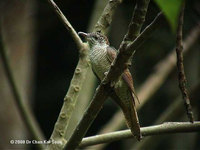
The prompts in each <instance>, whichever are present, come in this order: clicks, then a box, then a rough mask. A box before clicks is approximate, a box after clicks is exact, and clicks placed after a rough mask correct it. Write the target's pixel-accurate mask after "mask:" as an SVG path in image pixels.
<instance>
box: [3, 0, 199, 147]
mask: <svg viewBox="0 0 200 150" xmlns="http://www.w3.org/2000/svg"><path fill="white" fill-rule="evenodd" d="M55 2H56V3H57V4H58V6H59V7H60V9H61V10H62V11H63V13H64V14H65V15H66V17H67V18H68V20H69V21H70V23H71V24H72V26H73V27H74V28H75V30H76V31H87V28H88V23H89V20H90V17H91V13H92V12H93V7H94V2H95V1H94V0H67V1H60V0H57V1H55ZM2 4H3V5H2V7H4V8H5V7H7V3H6V2H4V3H2ZM199 6H200V2H199V1H198V0H190V1H187V2H186V8H185V21H184V37H186V36H187V34H188V33H189V32H190V31H191V29H192V28H193V27H195V26H196V25H197V23H198V22H199V20H200V11H199V9H198V8H199ZM12 7H14V6H12ZM133 9H134V6H133V2H132V1H131V0H124V2H123V3H122V4H121V5H120V7H119V8H118V9H117V12H116V14H115V16H114V18H113V22H112V24H111V27H110V31H109V34H108V37H109V40H110V43H111V45H112V46H114V47H115V48H118V47H119V44H120V42H121V40H122V38H123V36H124V34H125V33H126V31H127V27H128V23H129V21H130V18H131V16H132V11H133ZM10 10H12V9H10ZM33 10H34V11H33V12H32V13H31V15H32V16H33V17H34V19H35V21H34V26H35V29H34V31H35V32H34V33H35V39H34V40H35V45H34V52H33V53H34V55H35V56H34V65H33V66H34V67H33V68H32V69H33V70H34V71H33V81H31V82H32V88H31V91H32V96H31V99H32V102H31V103H32V106H33V110H34V114H35V115H36V118H37V120H38V122H39V125H40V127H41V129H42V131H43V132H44V134H45V136H46V138H47V139H48V138H49V137H50V135H51V133H52V130H53V127H54V124H55V122H56V120H57V117H58V114H59V112H60V109H61V106H62V104H63V98H64V96H65V94H66V92H67V90H68V87H69V84H70V81H71V79H72V76H73V73H74V69H75V67H76V64H77V62H78V50H77V48H76V45H75V43H74V41H73V40H72V38H71V36H70V35H69V33H68V31H67V30H66V29H65V27H64V25H63V24H62V22H61V21H60V20H59V19H58V17H57V15H56V14H55V12H54V11H53V9H51V7H50V5H49V4H48V3H47V1H39V0H37V1H36V2H34V8H33ZM158 12H159V8H158V7H157V5H156V4H155V3H154V2H153V1H151V3H150V5H149V9H148V13H147V17H146V21H145V24H144V26H143V28H144V27H145V26H147V25H148V24H149V23H150V22H151V21H152V20H153V19H154V17H155V16H156V14H157V13H158ZM199 44H200V42H199V40H198V41H197V42H195V44H194V45H193V46H192V50H191V51H190V52H189V53H188V54H187V56H186V57H185V60H184V62H185V72H186V76H187V80H188V88H189V89H190V88H192V87H193V86H194V85H195V84H196V83H197V82H198V81H199V77H200V69H199V68H200V59H199V58H200V50H199V46H200V45H199ZM174 46H175V34H173V33H172V31H171V29H170V27H169V25H168V23H167V21H165V22H163V24H162V25H161V27H160V28H158V29H157V30H156V31H155V32H154V33H153V34H152V35H151V36H150V38H149V39H148V40H146V42H145V43H144V44H143V45H142V46H141V47H140V48H139V49H138V50H137V52H136V53H135V55H134V58H133V62H132V65H133V66H132V68H131V72H132V73H133V76H134V82H135V87H136V91H137V89H139V87H140V86H141V84H142V83H143V82H144V81H145V79H146V78H147V77H148V75H149V74H151V73H152V72H153V71H154V70H155V65H156V63H157V62H159V61H160V60H162V59H163V58H164V57H165V56H167V54H169V53H170V52H171V50H172V49H173V47H174ZM97 85H98V83H97ZM179 95H180V91H179V88H178V80H177V71H176V70H174V71H173V72H172V73H170V75H169V76H168V78H167V80H166V82H164V84H163V85H162V86H161V87H160V88H159V90H158V91H157V92H156V94H155V95H154V96H153V97H152V98H151V99H150V100H149V101H148V102H147V103H146V104H145V106H144V107H143V108H142V110H140V111H139V118H140V123H141V126H149V125H152V124H153V122H154V121H155V120H156V118H158V116H159V114H160V113H161V112H163V111H164V110H165V109H166V108H167V106H168V105H169V104H170V103H172V102H173V101H174V100H175V99H176V97H178V96H179ZM196 100H199V98H197V99H196ZM183 107H184V106H183ZM198 107H199V106H198ZM118 109H119V108H118V107H117V106H116V105H115V104H114V103H113V102H111V101H110V100H108V101H106V103H105V104H104V107H103V109H102V110H101V112H100V113H99V115H98V116H97V118H96V120H95V121H94V123H93V124H92V126H91V128H90V129H89V131H88V133H87V136H88V135H94V134H96V133H97V132H98V130H99V129H101V127H102V126H103V125H104V124H105V123H106V122H107V121H108V120H109V119H110V118H111V117H112V116H113V114H114V113H115V112H116V111H117V110H118ZM197 110H198V111H197ZM195 113H196V114H195V118H196V119H197V118H198V117H199V109H196V107H195ZM197 114H198V117H197ZM186 120H187V118H186V114H183V115H182V116H181V117H180V118H177V119H175V120H173V121H186ZM169 121H170V120H169ZM159 137H160V138H162V139H163V140H161V141H160V142H159V143H157V145H156V146H154V144H152V145H149V147H148V148H147V149H162V150H165V149H166V150H169V149H186V150H187V149H188V150H189V149H193V148H194V149H199V148H200V145H199V142H198V141H199V140H200V137H199V135H198V136H197V135H196V134H191V133H190V134H178V135H173V136H172V135H162V136H159ZM170 139H171V140H170ZM190 139H192V141H193V142H191V140H190ZM181 141H186V142H181ZM132 142H133V140H122V141H119V142H113V143H111V144H109V145H108V146H107V148H106V149H109V150H111V149H113V150H114V149H115V150H117V149H119V150H120V149H128V147H129V145H128V143H132ZM187 142H188V143H187ZM189 143H193V145H190V144H189Z"/></svg>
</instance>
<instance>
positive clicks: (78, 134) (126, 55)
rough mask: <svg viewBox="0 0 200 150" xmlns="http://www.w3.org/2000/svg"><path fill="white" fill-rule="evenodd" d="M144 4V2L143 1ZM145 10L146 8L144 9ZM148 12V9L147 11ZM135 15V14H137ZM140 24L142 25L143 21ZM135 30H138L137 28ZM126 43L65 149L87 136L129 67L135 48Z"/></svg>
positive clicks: (121, 47)
mask: <svg viewBox="0 0 200 150" xmlns="http://www.w3.org/2000/svg"><path fill="white" fill-rule="evenodd" d="M143 1H144V2H145V6H146V10H147V7H148V3H149V0H143ZM142 4H143V3H142ZM144 10H145V9H144ZM145 12H146V11H145ZM145 14H146V13H145ZM145 14H143V15H141V14H137V15H138V16H139V17H138V18H139V19H137V20H135V19H133V21H132V22H135V23H138V22H139V21H140V19H142V18H144V17H145ZM137 15H135V16H137ZM139 23H141V24H140V26H142V23H143V22H142V21H141V22H139ZM135 32H138V31H137V30H136V31H135ZM125 47H126V44H125V42H124V41H123V42H122V44H121V46H120V48H119V53H118V55H117V58H116V59H115V61H114V63H112V65H111V67H110V69H109V71H108V74H107V75H106V77H105V78H104V79H103V81H102V82H101V84H100V86H99V87H98V88H97V91H96V93H95V95H94V97H93V100H92V102H91V103H90V105H89V107H88V109H87V110H86V112H85V113H84V116H83V118H82V119H81V121H80V122H79V124H78V126H77V127H76V129H75V130H74V132H73V134H72V136H71V137H70V139H69V141H68V142H67V144H66V146H65V149H67V150H69V149H70V150H73V149H75V148H76V147H77V146H78V145H79V144H80V142H81V140H82V138H83V137H84V136H85V134H86V132H87V130H88V128H89V127H90V125H91V124H92V122H93V121H94V119H95V118H96V116H97V114H98V113H99V111H100V110H101V108H102V106H103V103H104V101H105V100H106V98H107V97H108V96H109V94H110V92H111V90H112V86H111V85H112V84H111V83H115V82H117V81H118V79H119V77H120V75H121V74H122V72H123V71H124V70H125V69H126V68H127V67H128V65H127V64H128V60H129V59H130V58H131V56H132V54H133V53H134V50H130V49H129V50H128V49H127V50H126V49H125Z"/></svg>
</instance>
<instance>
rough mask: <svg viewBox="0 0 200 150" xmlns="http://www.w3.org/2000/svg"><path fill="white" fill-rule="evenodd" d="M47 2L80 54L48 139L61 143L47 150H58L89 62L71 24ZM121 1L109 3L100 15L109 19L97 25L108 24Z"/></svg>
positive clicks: (101, 19) (100, 21)
mask: <svg viewBox="0 0 200 150" xmlns="http://www.w3.org/2000/svg"><path fill="white" fill-rule="evenodd" d="M48 1H49V3H50V5H51V6H52V7H53V9H54V10H55V12H56V14H57V15H58V17H59V18H60V19H61V21H62V22H63V24H64V25H65V27H66V28H67V29H68V31H69V32H70V34H71V36H72V38H73V39H74V41H75V42H76V44H77V47H78V48H79V53H81V55H80V58H79V62H78V65H77V67H76V69H75V73H74V75H73V78H72V80H71V83H70V87H69V89H68V92H67V94H66V96H65V98H64V104H63V106H62V108H61V111H60V114H59V117H58V120H57V122H56V123H55V126H54V130H53V133H52V135H51V138H50V139H51V140H56V141H61V142H62V144H51V145H49V149H59V148H60V147H63V145H64V144H65V143H66V140H65V135H66V134H67V127H68V124H69V120H70V118H71V115H72V112H73V110H74V106H75V104H76V101H77V98H78V96H79V93H80V90H81V88H82V85H83V83H84V81H85V77H86V74H87V72H88V70H89V62H88V58H87V53H86V52H87V51H88V46H87V45H86V44H83V43H82V41H81V39H80V38H79V36H78V35H77V33H76V31H75V30H74V29H73V27H72V26H71V24H70V23H69V22H68V20H67V19H66V17H65V16H64V14H63V13H62V12H61V10H60V9H59V8H58V6H57V5H56V4H55V3H54V1H53V0H48ZM121 1H122V0H115V1H113V0H110V1H109V3H108V4H107V6H106V9H105V10H104V12H103V13H102V16H105V17H106V16H109V17H107V19H106V20H104V19H103V18H104V17H101V18H100V19H99V21H98V22H99V24H104V21H109V22H110V21H111V19H112V15H113V13H114V10H115V8H116V7H117V6H118V4H119V3H120V2H121ZM105 14H107V15H105ZM107 27H108V26H99V27H98V29H99V30H101V31H102V32H103V31H104V30H105V29H106V28H107ZM95 30H96V29H95Z"/></svg>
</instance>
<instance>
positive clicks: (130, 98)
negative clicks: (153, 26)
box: [79, 32, 141, 140]
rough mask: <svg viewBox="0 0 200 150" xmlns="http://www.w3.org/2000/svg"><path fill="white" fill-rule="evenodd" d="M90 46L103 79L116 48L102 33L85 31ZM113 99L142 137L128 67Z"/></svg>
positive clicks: (135, 97)
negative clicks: (111, 45)
mask: <svg viewBox="0 0 200 150" xmlns="http://www.w3.org/2000/svg"><path fill="white" fill-rule="evenodd" d="M79 34H80V35H83V36H84V37H85V38H86V39H87V41H88V43H89V46H90V51H89V58H90V62H91V65H92V69H93V72H94V73H95V75H96V76H97V77H98V78H99V79H100V80H102V79H103V78H104V77H105V74H106V72H107V71H108V70H109V68H110V65H111V63H112V61H113V60H114V59H115V57H116V54H117V53H116V50H115V49H114V48H113V47H110V46H109V42H108V39H107V38H106V37H105V36H104V35H102V34H100V33H87V34H86V33H83V32H79ZM110 96H111V97H112V99H113V100H114V101H115V102H116V103H117V104H118V105H119V106H120V108H121V109H122V111H123V113H124V116H125V118H126V122H127V125H128V127H129V128H130V129H131V132H132V133H133V135H135V136H136V138H137V139H138V140H140V139H141V133H140V124H139V120H138V116H137V112H136V108H135V99H137V96H136V94H135V90H134V86H133V80H132V76H131V74H130V71H129V70H128V69H126V70H125V71H124V73H123V74H122V76H121V78H120V79H119V81H118V82H117V83H116V84H115V86H114V89H113V92H112V93H111V94H110Z"/></svg>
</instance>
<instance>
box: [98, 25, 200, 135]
mask: <svg viewBox="0 0 200 150" xmlns="http://www.w3.org/2000/svg"><path fill="white" fill-rule="evenodd" d="M199 35H200V26H199V25H197V26H196V27H194V28H193V29H192V31H191V32H190V33H189V34H188V36H187V38H186V39H185V40H184V42H183V45H184V47H185V49H184V51H183V53H184V54H186V53H187V52H188V51H189V50H191V46H192V45H193V44H194V43H195V41H196V40H197V39H198V37H199ZM175 66H176V56H175V50H172V52H171V53H170V54H169V55H168V56H166V58H164V59H163V60H161V61H160V62H158V63H157V65H156V70H155V72H153V73H152V74H151V75H150V76H149V77H148V78H147V79H146V81H145V82H144V83H143V84H142V86H141V87H140V89H139V92H138V97H139V99H140V105H137V106H138V109H141V108H142V107H143V106H144V104H145V103H146V102H147V100H149V99H150V98H151V97H152V96H153V95H154V94H155V93H156V91H157V90H158V89H159V88H160V86H161V85H162V84H163V83H164V81H165V80H166V79H167V76H168V75H169V74H170V72H171V71H172V70H173V69H174V68H175ZM122 117H123V115H122V113H121V111H118V112H117V113H116V114H115V115H114V116H113V117H112V119H111V120H110V121H109V122H108V123H107V124H106V125H105V126H104V127H103V128H102V130H101V131H100V132H99V134H102V133H106V132H109V131H115V130H118V129H119V128H120V127H121V126H122V124H123V120H119V118H122ZM115 118H116V119H117V120H118V121H117V120H116V119H115ZM115 120H116V121H115Z"/></svg>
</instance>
